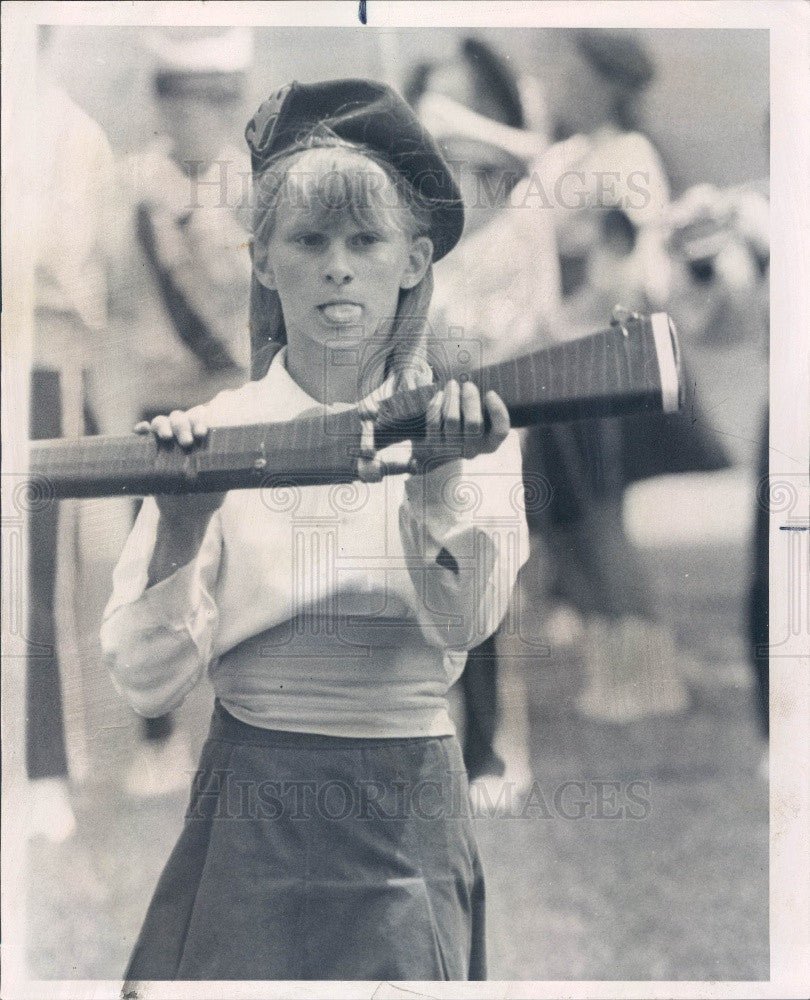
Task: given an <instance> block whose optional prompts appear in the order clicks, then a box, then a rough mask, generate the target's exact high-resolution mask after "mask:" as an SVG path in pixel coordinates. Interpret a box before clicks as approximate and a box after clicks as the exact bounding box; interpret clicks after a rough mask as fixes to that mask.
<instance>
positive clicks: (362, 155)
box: [250, 131, 433, 388]
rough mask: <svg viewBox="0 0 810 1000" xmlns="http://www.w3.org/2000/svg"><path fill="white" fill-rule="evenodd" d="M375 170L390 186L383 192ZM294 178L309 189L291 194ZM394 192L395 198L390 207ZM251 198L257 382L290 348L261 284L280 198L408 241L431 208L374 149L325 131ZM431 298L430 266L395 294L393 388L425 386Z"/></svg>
mask: <svg viewBox="0 0 810 1000" xmlns="http://www.w3.org/2000/svg"><path fill="white" fill-rule="evenodd" d="M369 160H370V161H371V162H372V163H374V164H375V165H376V166H377V167H378V168H379V169H378V170H377V171H369V169H368V161H369ZM364 164H365V166H364ZM293 167H295V168H296V171H295V174H293V173H292V171H293ZM379 171H382V172H383V174H384V175H385V177H386V178H387V179H388V181H390V185H385V186H384V187H382V188H381V187H380V185H379V179H380V176H379ZM291 178H293V179H294V180H295V181H299V180H300V179H301V178H303V179H304V180H305V181H309V182H312V183H309V184H308V185H306V188H305V189H303V190H302V186H301V185H300V184H298V190H293V191H291V190H290V185H289V181H290V179H291ZM386 188H387V190H386ZM391 190H393V191H394V192H395V193H396V199H395V202H394V203H392V199H391V197H390V191H391ZM253 192H254V209H253V242H252V246H251V255H252V259H253V282H252V285H251V299H250V333H251V377H252V378H253V379H260V378H262V377H263V376H264V375H265V374H266V373H267V370H268V368H269V367H270V363H271V361H272V360H273V357H274V356H275V354H276V353H277V352H278V351H279V350H280V348H281V347H282V346H283V345H284V344H285V343H286V342H287V332H286V328H285V325H284V315H283V312H282V309H281V300H280V298H279V295H278V292H277V291H275V290H274V289H272V288H268V287H267V286H266V285H265V284H264V283H263V280H262V272H263V270H264V265H265V263H266V249H267V244H268V242H269V239H270V237H271V235H272V232H273V226H274V225H275V217H276V212H277V210H278V207H279V204H280V203H281V201H282V199H283V198H284V197H291V198H292V199H295V198H296V197H297V198H299V199H303V202H304V204H306V205H307V206H308V207H312V202H313V201H314V203H315V205H316V207H317V210H318V211H320V212H322V213H323V214H324V215H326V216H329V215H334V214H336V213H340V212H347V211H348V212H349V213H350V214H351V217H352V219H353V221H355V222H357V223H358V224H359V225H362V226H370V227H375V228H384V229H388V230H390V229H398V230H400V231H402V232H405V233H406V234H407V235H408V236H409V237H411V238H413V239H415V238H417V237H420V236H427V235H428V234H429V232H430V208H429V206H428V204H427V203H426V202H425V201H424V199H422V198H420V196H419V195H418V193H417V192H416V190H415V189H414V188H413V187H412V186H411V185H410V184H409V183H408V182H407V181H406V180H405V179H404V178H403V177H402V176H401V175H400V174H399V173H398V171H396V170H395V169H394V168H393V166H391V164H389V163H387V162H386V161H385V160H383V159H381V158H380V157H379V156H377V155H376V154H375V153H374V152H372V151H371V150H367V149H365V148H364V147H362V146H358V145H353V144H351V143H347V142H344V141H343V140H341V139H339V138H338V137H337V136H334V135H333V134H330V133H329V132H328V131H321V132H319V133H313V134H311V135H309V136H308V137H306V138H305V139H304V140H302V141H301V142H300V143H298V144H297V145H296V146H294V147H292V148H290V149H286V150H285V151H284V152H283V153H282V154H280V155H279V156H278V157H276V158H274V159H273V160H271V161H269V162H268V164H267V165H266V166H265V168H264V170H263V171H262V172H261V173H260V174H258V175H256V176H255V177H254V181H253ZM293 203H295V202H294V201H293ZM432 294H433V268H432V265H431V266H429V267H428V269H427V271H426V272H425V275H424V277H423V278H422V280H421V281H420V282H419V283H418V284H417V285H416V286H415V287H413V288H409V289H403V290H401V291H400V294H399V301H398V304H397V310H396V315H395V317H394V323H393V327H392V330H391V335H390V339H389V341H388V342H387V344H386V345H383V347H384V350H383V353H384V354H385V357H384V359H383V366H382V367H383V372H382V374H383V376H387V375H389V374H393V375H394V377H395V383H396V384H395V388H397V387H399V385H400V384H403V385H410V384H413V382H414V381H417V382H420V381H421V382H424V381H426V380H428V372H429V369H428V366H427V315H428V309H429V306H430V300H431V297H432Z"/></svg>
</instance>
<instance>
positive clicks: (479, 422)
mask: <svg viewBox="0 0 810 1000" xmlns="http://www.w3.org/2000/svg"><path fill="white" fill-rule="evenodd" d="M485 416H486V419H487V423H488V425H489V426H488V427H487V428H486V430H485ZM509 429H510V421H509V411H508V410H507V409H506V405H505V404H504V402H503V400H502V399H501V397H500V396H499V395H498V394H497V393H496V392H494V391H492V390H490V391H489V392H487V393H486V395H485V396H484V399H483V404H482V400H481V393H480V391H479V389H478V386H477V385H476V384H475V383H474V382H464V383H463V384H462V385H460V386H459V383H458V382H457V381H456V379H451V380H450V381H449V382H448V383H447V385H446V386H445V387H444V389H439V390H438V391H437V393H436V395H435V396H434V397H433V398H432V399H431V401H430V402H429V403H428V406H427V410H426V411H425V437H424V438H423V439H422V440H420V441H415V442H414V444H413V453H412V456H413V458H414V459H415V460H416V462H417V466H418V468H420V469H422V468H425V467H428V468H429V467H430V466H431V465H432V464H434V463H438V462H441V461H448V460H450V459H453V458H475V456H476V455H482V454H485V453H486V454H489V453H491V452H493V451H495V450H496V449H497V448H499V447H500V445H501V444H502V442H503V441H504V439H505V438H506V435H507V434H508V433H509Z"/></svg>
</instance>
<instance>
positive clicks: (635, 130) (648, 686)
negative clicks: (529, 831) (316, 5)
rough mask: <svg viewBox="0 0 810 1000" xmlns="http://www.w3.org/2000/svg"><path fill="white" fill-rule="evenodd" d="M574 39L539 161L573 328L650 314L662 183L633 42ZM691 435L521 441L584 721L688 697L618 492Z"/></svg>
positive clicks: (590, 432) (623, 433) (665, 432)
mask: <svg viewBox="0 0 810 1000" xmlns="http://www.w3.org/2000/svg"><path fill="white" fill-rule="evenodd" d="M571 40H572V44H571V45H570V46H569V53H568V55H569V58H568V63H567V66H568V69H567V71H566V72H563V73H561V74H560V76H558V77H556V78H555V79H554V80H549V81H548V87H549V101H550V103H551V114H552V118H553V120H554V122H555V124H554V130H555V135H556V137H557V138H558V139H559V141H558V142H557V143H556V144H555V145H554V146H552V148H551V149H550V150H549V152H548V155H547V156H546V158H545V160H544V165H543V169H544V187H545V189H546V190H547V191H550V192H553V204H554V214H555V218H556V229H557V240H558V246H559V254H560V269H561V276H562V289H563V307H562V311H561V316H560V325H561V328H562V329H564V330H565V333H566V335H567V336H579V335H582V334H584V333H586V332H588V331H589V330H591V329H594V328H597V327H599V326H604V325H605V324H606V322H607V320H608V318H609V317H610V315H611V311H612V310H613V307H614V306H616V305H621V306H623V307H625V308H627V309H629V310H631V311H639V312H642V311H643V312H650V311H655V310H656V309H661V308H662V307H664V305H665V304H666V301H667V296H668V256H667V252H666V242H665V241H666V232H667V230H666V219H667V209H668V205H669V183H668V181H667V177H666V175H665V172H664V168H663V165H662V162H661V159H660V157H659V155H658V153H657V151H656V149H655V147H654V146H653V144H652V143H651V142H650V140H649V139H648V138H647V137H646V136H645V135H644V134H643V132H642V130H641V124H640V122H641V114H640V103H641V99H642V96H643V93H644V91H645V89H646V88H647V87H648V86H649V84H650V83H651V81H652V80H653V78H654V74H655V67H654V65H653V62H652V60H651V58H650V56H649V54H648V52H647V51H646V49H645V48H644V46H643V45H642V44H641V42H640V40H639V39H638V38H637V37H636V36H635V35H634V34H632V33H629V32H615V31H606V30H580V31H576V32H574V33H573V34H572V35H571ZM666 420H668V418H664V421H666ZM688 431H689V428H688V427H687V428H683V427H682V426H681V425H680V424H678V425H675V426H673V424H672V422H669V423H666V422H662V421H661V420H653V421H649V422H647V423H645V422H644V421H634V420H632V419H611V420H600V421H584V422H579V423H575V424H569V425H559V426H554V427H552V428H549V432H548V433H547V434H539V433H532V435H531V439H532V447H531V448H529V449H527V456H529V463H530V467H531V468H532V470H533V471H534V472H535V474H538V475H543V476H546V477H547V478H548V480H549V482H550V484H551V501H550V503H549V504H548V505H547V506H546V507H545V508H544V509H543V510H542V511H540V512H539V514H538V517H537V518H536V519H534V520H535V521H536V522H537V523H536V524H535V527H536V529H537V530H538V531H539V532H540V533H542V534H543V536H544V537H545V539H546V542H547V545H548V548H549V553H550V557H551V558H550V564H551V566H552V567H553V578H552V581H551V585H550V593H549V600H550V601H551V603H552V604H553V605H555V611H554V612H553V613H552V615H551V618H550V622H549V635H550V639H551V642H552V646H560V647H562V646H565V645H567V644H570V645H578V646H580V648H581V649H582V651H583V655H584V662H585V667H586V674H587V682H586V686H585V689H584V690H583V691H582V692H581V694H580V696H579V698H578V701H577V707H578V710H579V711H580V712H581V713H582V714H584V715H586V716H588V717H590V718H594V719H598V720H602V721H611V722H627V721H631V720H633V719H635V718H640V717H642V716H645V715H650V714H668V713H674V712H678V711H681V710H682V709H684V708H685V707H686V705H687V701H688V698H687V688H686V685H685V682H684V680H683V678H682V676H681V672H680V669H679V666H678V659H679V658H678V655H677V652H676V649H675V644H674V638H673V636H672V634H671V631H670V629H669V628H668V627H667V626H665V625H664V624H663V622H662V621H661V616H660V614H659V610H658V608H657V607H656V601H655V598H654V596H653V595H652V593H651V591H650V587H649V581H648V579H647V577H646V574H645V572H644V570H643V567H642V564H641V560H640V556H639V554H638V552H637V551H636V549H635V547H634V546H633V544H632V543H631V541H630V540H629V538H628V537H627V535H626V533H625V530H624V525H623V494H624V489H625V486H626V485H627V484H628V483H629V482H632V481H634V480H636V479H640V478H645V477H647V476H649V475H655V474H660V473H661V472H675V471H683V467H686V468H691V467H693V465H695V464H697V466H698V467H699V466H700V463H701V462H702V461H703V458H704V457H705V456H703V455H702V453H700V454H698V456H697V459H698V460H697V461H695V456H694V455H690V454H689V452H690V449H691V444H690V442H689V441H688V433H687V434H686V437H685V432H688ZM698 444H699V445H700V444H701V443H700V442H699V443H698ZM698 451H700V449H699V448H698Z"/></svg>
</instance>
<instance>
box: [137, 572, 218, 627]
mask: <svg viewBox="0 0 810 1000" xmlns="http://www.w3.org/2000/svg"><path fill="white" fill-rule="evenodd" d="M207 597H208V594H207V591H206V589H205V586H204V585H203V583H202V580H201V579H200V571H199V567H198V566H197V564H196V561H195V562H190V563H188V564H187V565H186V566H181V567H180V569H178V570H176V571H175V572H174V573H172V575H171V576H169V577H167V578H166V579H165V580H161V581H160V583H156V584H154V585H153V586H151V587H149V588H148V589H147V590H145V591H144V592H143V594H142V596H141V598H140V600H139V601H137V602H135V603H134V604H133V605H131V609H132V613H133V616H134V617H137V618H141V617H142V618H143V622H144V624H148V625H150V626H152V627H153V628H154V627H155V626H156V625H157V626H158V627H160V626H163V627H165V628H168V629H171V630H174V631H179V630H181V629H186V628H188V627H189V623H190V622H192V621H195V620H198V618H199V612H200V610H201V608H202V606H203V605H204V604H209V605H210V606H209V607H207V608H206V609H205V611H206V613H205V618H206V619H211V618H213V616H214V615H215V614H216V609H215V607H214V602H213V600H211V599H210V598H208V601H206V598H207ZM200 624H202V623H200Z"/></svg>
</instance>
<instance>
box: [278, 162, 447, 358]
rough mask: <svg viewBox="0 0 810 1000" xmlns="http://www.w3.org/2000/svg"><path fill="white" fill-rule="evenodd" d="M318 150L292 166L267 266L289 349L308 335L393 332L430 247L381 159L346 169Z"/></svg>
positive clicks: (356, 339) (353, 336)
mask: <svg viewBox="0 0 810 1000" xmlns="http://www.w3.org/2000/svg"><path fill="white" fill-rule="evenodd" d="M319 153H320V155H318V156H316V157H308V158H305V159H304V160H303V161H301V162H300V163H299V165H297V168H296V169H295V170H294V171H291V172H290V173H289V174H288V175H287V178H286V181H285V185H284V188H283V190H282V192H281V197H280V198H279V199H278V202H277V205H276V208H275V211H274V218H273V225H272V232H271V234H270V237H269V239H268V241H267V243H266V257H265V258H264V260H265V263H264V265H263V268H262V271H263V273H262V280H263V281H264V283H265V284H266V285H267V286H268V287H271V288H275V290H276V291H277V292H278V295H279V298H280V300H281V307H282V310H283V313H284V324H285V327H286V330H287V342H288V344H289V347H290V350H291V351H294V350H296V347H297V346H298V342H300V341H302V340H303V341H308V342H310V343H311V342H314V343H316V344H318V345H320V346H327V345H329V346H333V347H337V346H348V345H351V344H358V343H361V342H363V341H367V340H369V339H371V338H372V337H374V338H379V339H384V338H387V337H388V336H389V334H390V332H391V327H392V324H393V321H394V317H395V315H396V311H397V305H398V302H399V295H400V291H401V290H402V289H407V288H413V287H414V286H415V285H416V284H418V282H419V281H420V280H421V279H422V277H423V276H424V274H425V272H426V270H427V268H428V266H429V264H430V260H431V256H432V244H431V242H430V240H429V239H427V238H426V237H414V236H413V235H412V234H411V233H410V232H409V231H408V228H409V227H408V223H407V213H408V209H407V208H406V207H405V206H404V205H403V204H402V201H401V197H400V195H399V194H398V192H397V191H396V188H395V187H394V185H393V183H392V182H391V180H390V179H389V178H388V177H387V175H386V174H385V171H384V170H383V169H382V168H381V167H379V166H378V165H377V164H375V163H373V162H372V161H371V160H368V159H366V158H364V157H363V158H362V159H361V158H360V157H355V159H356V160H358V161H360V163H361V165H362V170H358V172H357V174H349V173H347V172H346V171H345V164H343V169H338V166H337V164H336V163H334V162H330V156H329V154H328V153H326V151H324V150H321V151H319ZM298 166H300V167H301V169H298ZM304 166H306V169H304ZM357 166H358V165H357V164H355V167H357ZM325 168H328V169H325Z"/></svg>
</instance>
